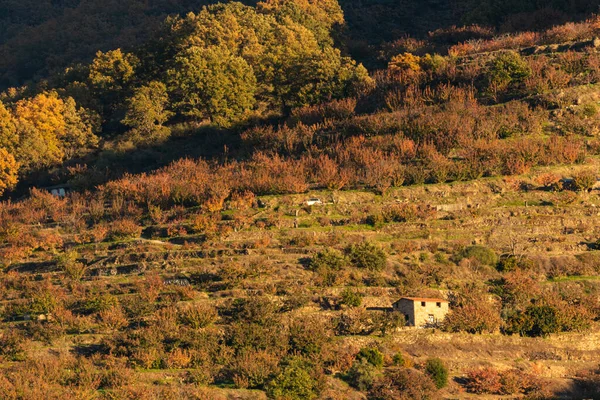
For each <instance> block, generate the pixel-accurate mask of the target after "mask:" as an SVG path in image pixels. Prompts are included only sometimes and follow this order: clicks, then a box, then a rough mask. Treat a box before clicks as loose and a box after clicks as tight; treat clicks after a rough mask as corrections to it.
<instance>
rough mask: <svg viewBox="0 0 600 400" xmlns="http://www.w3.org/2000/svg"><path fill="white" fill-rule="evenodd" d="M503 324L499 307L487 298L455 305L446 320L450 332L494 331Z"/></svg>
mask: <svg viewBox="0 0 600 400" xmlns="http://www.w3.org/2000/svg"><path fill="white" fill-rule="evenodd" d="M501 324H502V319H501V318H500V313H499V310H498V308H497V307H496V306H495V305H494V304H492V303H490V302H489V301H488V300H486V299H485V298H479V299H470V300H467V301H465V302H463V304H461V305H460V306H456V307H453V308H452V310H451V311H450V312H449V313H448V315H447V316H446V319H445V320H444V326H443V327H444V329H445V330H447V331H450V332H468V333H484V332H489V333H493V332H496V331H497V330H498V328H499V327H500V325H501Z"/></svg>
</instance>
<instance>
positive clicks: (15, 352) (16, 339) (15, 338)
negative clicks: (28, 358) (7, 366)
mask: <svg viewBox="0 0 600 400" xmlns="http://www.w3.org/2000/svg"><path fill="white" fill-rule="evenodd" d="M0 357H2V358H5V359H7V360H8V361H22V360H24V359H25V340H24V338H23V336H22V335H21V334H20V333H19V332H18V331H17V330H16V329H14V328H12V329H7V330H5V331H4V332H2V334H1V335H0Z"/></svg>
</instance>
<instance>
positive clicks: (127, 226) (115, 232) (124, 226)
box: [108, 219, 142, 241]
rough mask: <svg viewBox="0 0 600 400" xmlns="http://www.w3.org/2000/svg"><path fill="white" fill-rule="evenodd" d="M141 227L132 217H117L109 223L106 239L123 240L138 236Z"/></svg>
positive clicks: (140, 232)
mask: <svg viewBox="0 0 600 400" xmlns="http://www.w3.org/2000/svg"><path fill="white" fill-rule="evenodd" d="M141 234H142V227H141V226H139V225H138V224H137V222H135V221H134V220H132V219H119V220H116V221H114V222H113V223H112V224H110V229H109V231H108V240H111V241H114V240H125V239H133V238H137V237H140V235H141Z"/></svg>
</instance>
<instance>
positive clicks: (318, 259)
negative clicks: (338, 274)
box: [310, 249, 345, 271]
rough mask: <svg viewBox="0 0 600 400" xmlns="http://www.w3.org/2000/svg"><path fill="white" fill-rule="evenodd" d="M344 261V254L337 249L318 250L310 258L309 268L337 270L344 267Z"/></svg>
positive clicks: (314, 269)
mask: <svg viewBox="0 0 600 400" xmlns="http://www.w3.org/2000/svg"><path fill="white" fill-rule="evenodd" d="M344 263H345V260H344V256H343V255H342V254H341V253H340V252H339V251H337V250H334V249H325V250H323V251H320V252H318V253H317V255H316V256H314V257H313V258H312V260H310V268H311V269H312V270H313V271H319V270H322V269H327V270H333V271H339V270H341V269H342V268H343V267H344Z"/></svg>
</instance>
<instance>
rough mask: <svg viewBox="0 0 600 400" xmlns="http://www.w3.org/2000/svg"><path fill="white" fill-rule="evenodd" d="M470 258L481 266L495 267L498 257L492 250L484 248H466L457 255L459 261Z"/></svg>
mask: <svg viewBox="0 0 600 400" xmlns="http://www.w3.org/2000/svg"><path fill="white" fill-rule="evenodd" d="M465 258H472V259H475V260H477V261H478V262H479V263H480V264H482V265H496V263H497V262H498V256H497V255H496V253H494V250H492V249H490V248H488V247H485V246H478V245H476V246H468V247H465V248H464V249H463V250H462V251H461V252H460V253H459V257H458V259H459V260H462V259H465Z"/></svg>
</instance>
